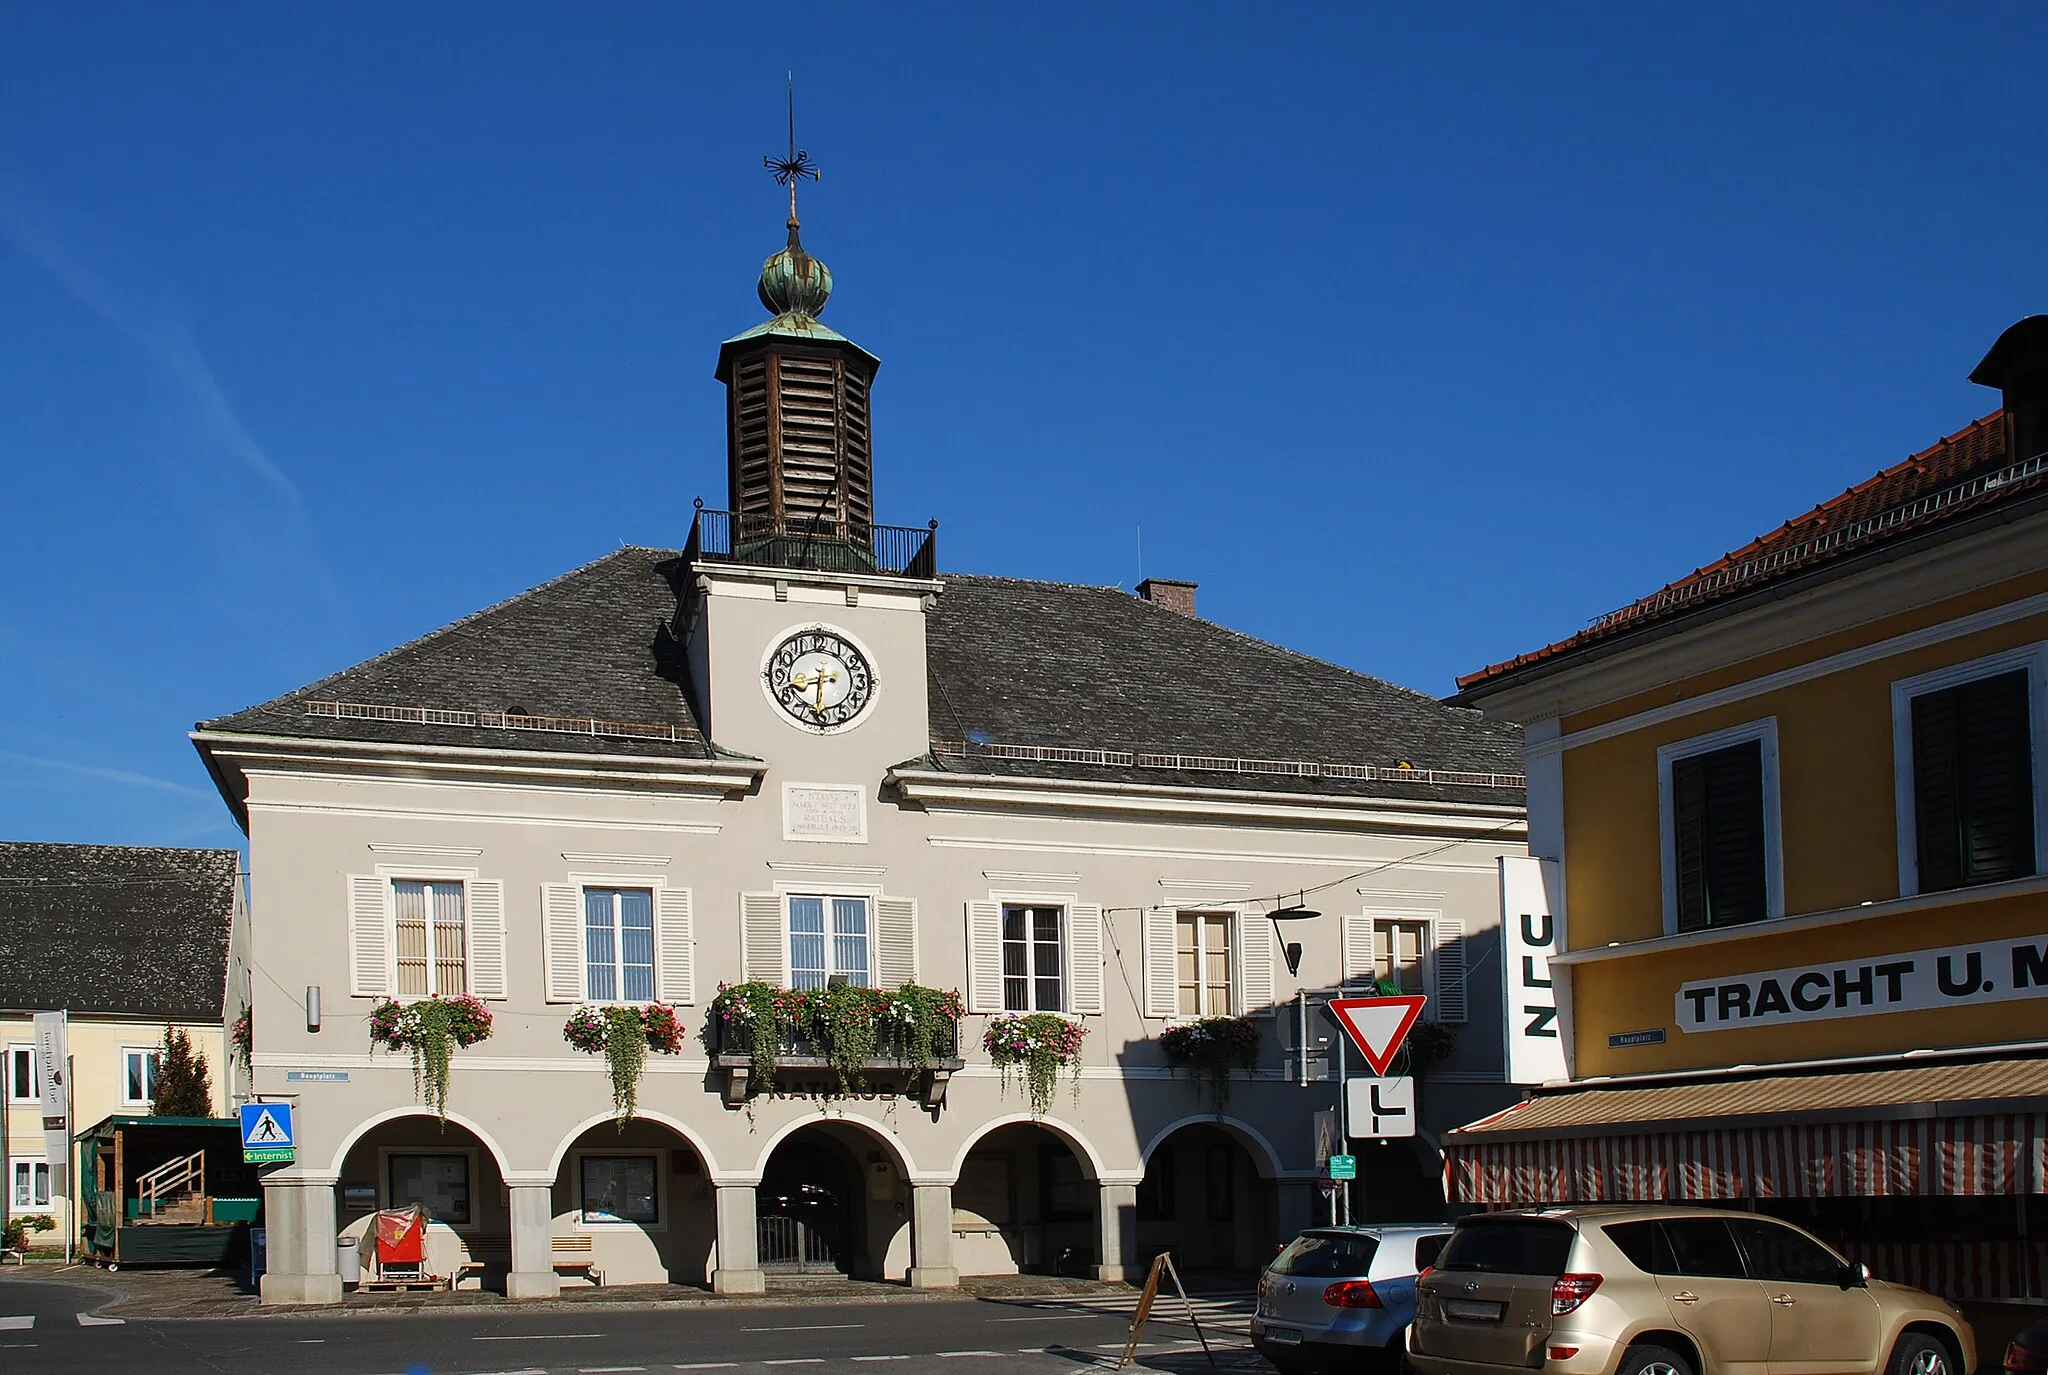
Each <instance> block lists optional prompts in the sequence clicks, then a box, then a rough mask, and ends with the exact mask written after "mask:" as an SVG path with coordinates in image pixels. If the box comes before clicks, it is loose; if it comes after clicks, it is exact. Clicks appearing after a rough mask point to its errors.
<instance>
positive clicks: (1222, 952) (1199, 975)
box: [1173, 912, 1231, 1017]
mask: <svg viewBox="0 0 2048 1375" xmlns="http://www.w3.org/2000/svg"><path fill="white" fill-rule="evenodd" d="M1173 935H1174V957H1175V958H1174V965H1175V973H1176V975H1177V980H1178V983H1179V989H1180V991H1179V996H1178V999H1177V1007H1178V1011H1179V1012H1180V1015H1181V1016H1183V1017H1228V1016H1229V1015H1230V1013H1231V996H1230V937H1231V914H1230V913H1228V912H1182V913H1179V914H1178V915H1177V916H1176V918H1175V919H1174V924H1173Z"/></svg>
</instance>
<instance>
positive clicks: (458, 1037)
mask: <svg viewBox="0 0 2048 1375" xmlns="http://www.w3.org/2000/svg"><path fill="white" fill-rule="evenodd" d="M490 1034H491V1010H490V1009H489V1008H487V1007H485V1006H484V1005H483V1003H482V1001H481V1000H479V999H477V998H474V997H472V996H470V995H469V994H467V993H458V994H455V995H454V996H452V997H446V998H444V997H441V996H440V995H438V994H437V995H435V996H434V997H431V998H421V999H418V1000H417V1001H414V1002H409V1003H401V1002H399V1001H397V1000H396V999H393V998H386V999H385V1000H384V1001H383V1002H381V1003H378V1004H377V1006H375V1007H374V1008H372V1009H370V1047H371V1049H372V1050H374V1049H376V1048H377V1047H378V1046H383V1047H385V1048H386V1049H387V1050H394V1051H397V1050H403V1051H407V1052H409V1053H410V1054H411V1056H412V1091H413V1093H414V1095H415V1096H417V1097H418V1098H419V1100H420V1101H421V1102H423V1103H425V1104H426V1105H427V1106H428V1107H430V1108H432V1109H433V1110H434V1116H435V1117H436V1118H438V1119H439V1120H440V1121H442V1122H444V1123H445V1122H446V1121H447V1120H448V1079H449V1072H450V1067H451V1066H452V1064H453V1062H454V1059H455V1052H456V1051H457V1050H459V1049H460V1050H466V1049H468V1048H469V1047H470V1046H473V1045H475V1044H476V1043H477V1042H479V1041H482V1040H486V1039H488V1038H489V1036H490Z"/></svg>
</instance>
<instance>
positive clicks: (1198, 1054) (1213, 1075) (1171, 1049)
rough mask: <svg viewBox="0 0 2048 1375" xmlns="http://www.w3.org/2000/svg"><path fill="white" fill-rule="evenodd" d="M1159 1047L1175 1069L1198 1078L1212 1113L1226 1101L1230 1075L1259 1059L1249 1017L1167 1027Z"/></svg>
mask: <svg viewBox="0 0 2048 1375" xmlns="http://www.w3.org/2000/svg"><path fill="white" fill-rule="evenodd" d="M1159 1048H1160V1049H1161V1050H1163V1051H1165V1052H1166V1060H1167V1063H1168V1064H1170V1065H1172V1066H1173V1067H1174V1068H1175V1069H1176V1070H1187V1071H1188V1072H1190V1073H1196V1074H1200V1075H1202V1076H1203V1077H1204V1078H1205V1079H1207V1080H1208V1082H1209V1094H1210V1096H1211V1098H1213V1099H1214V1101H1215V1104H1216V1111H1218V1112H1222V1111H1223V1109H1224V1108H1225V1106H1227V1105H1228V1104H1229V1102H1230V1072H1231V1071H1232V1070H1234V1069H1250V1068H1251V1067H1252V1066H1253V1065H1254V1064H1256V1063H1257V1062H1258V1058H1259V1028H1258V1026H1257V1024H1256V1023H1254V1022H1253V1021H1252V1019H1251V1018H1249V1017H1204V1018H1202V1019H1201V1020H1200V1021H1194V1022H1184V1023H1182V1024H1181V1025H1180V1026H1172V1027H1168V1028H1167V1029H1166V1030H1165V1031H1164V1032H1163V1033H1161V1035H1160V1037H1159Z"/></svg>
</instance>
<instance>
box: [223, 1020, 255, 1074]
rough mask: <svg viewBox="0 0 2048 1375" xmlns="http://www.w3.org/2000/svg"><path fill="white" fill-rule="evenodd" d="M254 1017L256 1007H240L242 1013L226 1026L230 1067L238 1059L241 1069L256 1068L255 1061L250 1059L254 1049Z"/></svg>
mask: <svg viewBox="0 0 2048 1375" xmlns="http://www.w3.org/2000/svg"><path fill="white" fill-rule="evenodd" d="M255 1017H256V1009H255V1008H253V1007H245V1008H243V1009H242V1015H241V1016H239V1017H237V1018H235V1024H234V1025H233V1026H231V1027H229V1028H228V1045H229V1047H230V1049H229V1052H228V1064H229V1066H230V1067H232V1066H233V1065H234V1063H235V1061H237V1060H240V1061H241V1062H242V1068H243V1069H245V1070H252V1071H253V1070H254V1069H255V1068H256V1066H255V1062H254V1061H253V1060H251V1059H250V1056H251V1055H253V1054H254V1053H255V1050H256V1022H255Z"/></svg>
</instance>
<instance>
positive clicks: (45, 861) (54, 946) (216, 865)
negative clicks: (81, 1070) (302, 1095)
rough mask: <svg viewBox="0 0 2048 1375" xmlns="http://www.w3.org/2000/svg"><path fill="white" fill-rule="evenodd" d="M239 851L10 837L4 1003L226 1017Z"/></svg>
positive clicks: (2, 907) (2, 887) (0, 957)
mask: <svg viewBox="0 0 2048 1375" xmlns="http://www.w3.org/2000/svg"><path fill="white" fill-rule="evenodd" d="M241 862H242V857H241V855H240V854H239V853H238V852H237V851H234V850H181V849H165V848H159V847H144V846H132V845H44V844H32V843H28V842H21V841H0V1010H6V1011H10V1012H38V1011H56V1010H58V1009H60V1008H63V1009H69V1010H70V1011H71V1012H72V1013H73V1014H90V1013H97V1014H102V1015H107V1016H129V1017H141V1018H148V1019H150V1020H152V1021H162V1022H219V1021H222V1020H224V1019H225V1011H224V1006H225V1000H226V994H227V959H228V939H229V934H230V930H231V928H232V926H233V922H234V913H235V889H236V883H237V879H238V875H239V874H240V872H241Z"/></svg>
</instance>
